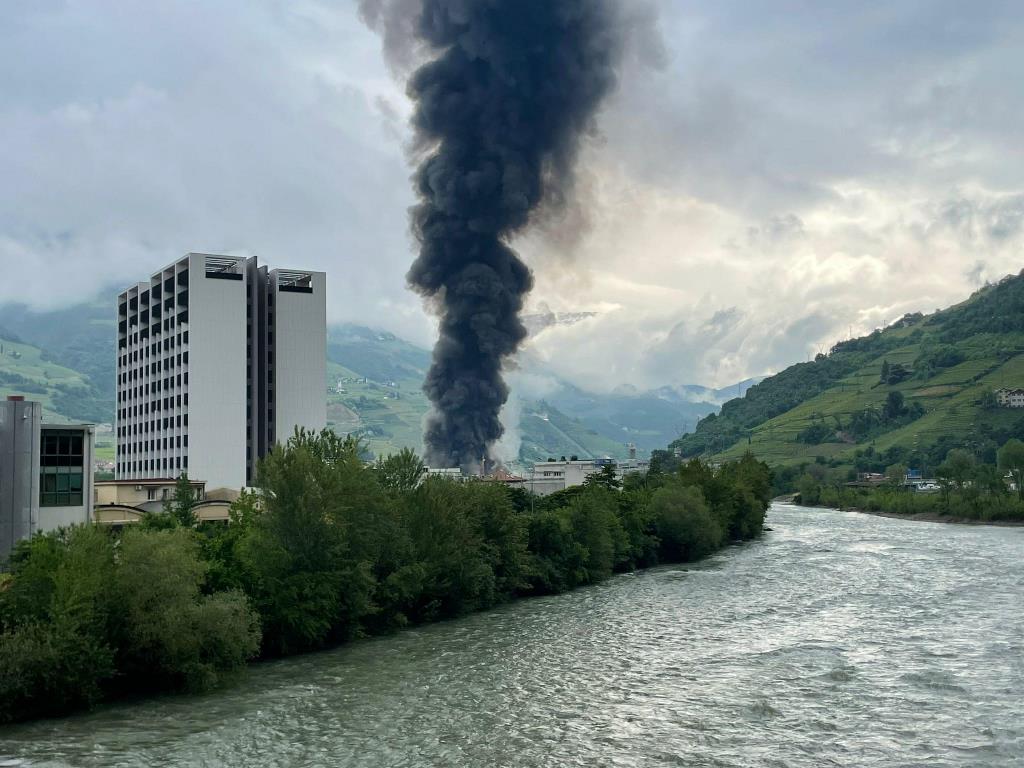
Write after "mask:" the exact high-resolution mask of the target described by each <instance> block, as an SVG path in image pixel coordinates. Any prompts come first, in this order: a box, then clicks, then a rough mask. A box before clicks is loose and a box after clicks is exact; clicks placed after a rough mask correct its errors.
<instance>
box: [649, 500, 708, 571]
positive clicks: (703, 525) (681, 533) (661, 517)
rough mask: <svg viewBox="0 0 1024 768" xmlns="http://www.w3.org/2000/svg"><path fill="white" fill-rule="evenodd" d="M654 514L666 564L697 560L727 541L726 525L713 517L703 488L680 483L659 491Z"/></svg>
mask: <svg viewBox="0 0 1024 768" xmlns="http://www.w3.org/2000/svg"><path fill="white" fill-rule="evenodd" d="M651 512H652V515H653V518H654V524H655V529H656V531H657V534H658V539H659V540H660V541H661V556H662V560H664V561H666V562H686V561H690V560H697V559H699V558H701V557H704V556H705V555H708V554H710V553H711V552H714V551H715V550H716V549H718V548H719V547H721V546H722V543H723V541H724V540H725V526H724V525H723V523H722V521H721V520H719V519H716V517H715V516H714V515H713V514H712V512H711V510H710V509H709V508H708V505H707V503H706V502H705V500H704V495H703V494H702V493H701V492H700V489H699V488H695V487H693V486H683V485H681V484H680V483H679V482H678V481H677V482H673V483H670V484H668V485H666V486H665V487H663V488H659V489H658V490H657V491H655V492H654V495H653V496H652V497H651Z"/></svg>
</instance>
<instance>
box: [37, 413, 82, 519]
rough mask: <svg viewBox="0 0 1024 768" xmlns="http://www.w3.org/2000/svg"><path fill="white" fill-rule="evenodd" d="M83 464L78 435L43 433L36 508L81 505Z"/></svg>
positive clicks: (55, 431)
mask: <svg viewBox="0 0 1024 768" xmlns="http://www.w3.org/2000/svg"><path fill="white" fill-rule="evenodd" d="M83 464H84V453H83V440H82V433H81V432H75V431H72V430H46V431H45V432H44V433H43V435H42V445H41V446H40V449H39V505H40V506H43V507H77V506H81V505H82V480H83Z"/></svg>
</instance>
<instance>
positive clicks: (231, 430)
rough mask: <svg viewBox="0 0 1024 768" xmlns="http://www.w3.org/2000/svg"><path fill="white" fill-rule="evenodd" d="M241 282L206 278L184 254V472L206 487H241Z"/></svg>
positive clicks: (201, 265)
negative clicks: (186, 358) (186, 282)
mask: <svg viewBox="0 0 1024 768" xmlns="http://www.w3.org/2000/svg"><path fill="white" fill-rule="evenodd" d="M240 269H241V272H242V273H243V279H241V280H217V279H212V278H208V277H206V259H205V256H204V255H202V254H190V256H189V323H188V330H189V344H188V351H189V364H188V366H187V368H185V369H184V370H187V371H188V374H189V386H188V389H187V391H188V393H189V405H188V408H187V409H182V410H183V412H186V413H188V431H187V433H188V441H189V442H188V476H189V477H190V478H194V479H196V480H205V481H206V487H207V488H220V487H224V488H242V487H244V486H245V484H246V483H245V461H246V436H247V434H248V433H247V431H246V312H245V310H246V299H247V296H248V290H249V288H248V275H247V274H245V273H246V270H245V269H244V268H240Z"/></svg>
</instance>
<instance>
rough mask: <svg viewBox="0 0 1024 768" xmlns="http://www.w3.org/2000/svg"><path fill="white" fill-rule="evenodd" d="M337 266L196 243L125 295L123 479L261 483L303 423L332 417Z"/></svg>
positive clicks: (120, 382)
mask: <svg viewBox="0 0 1024 768" xmlns="http://www.w3.org/2000/svg"><path fill="white" fill-rule="evenodd" d="M325 293H326V276H325V274H324V273H323V272H308V271H301V272H300V271H292V270H273V271H269V272H268V270H267V268H266V267H260V266H259V265H258V263H257V260H256V258H255V257H252V258H239V257H233V256H214V255H210V254H205V253H190V254H188V255H187V256H185V257H184V258H182V259H180V260H179V261H177V262H175V263H174V264H171V265H169V266H167V267H165V268H164V269H162V270H160V271H159V272H157V273H155V274H154V275H152V276H151V277H150V279H149V281H148V282H144V283H139V284H138V285H136V286H134V287H132V288H129V289H128V290H126V291H124V292H122V293H121V294H120V296H118V300H117V304H118V309H117V311H118V335H117V339H118V344H117V416H116V423H115V433H116V437H117V459H116V462H115V477H116V478H117V479H118V480H134V479H138V480H143V479H155V478H172V477H177V476H178V475H179V474H181V473H182V472H187V473H188V475H189V477H193V478H195V479H198V480H204V481H206V484H207V487H208V488H218V487H225V488H241V487H243V486H245V485H249V484H251V483H252V479H253V472H254V470H255V466H256V461H257V459H258V458H259V457H261V456H264V455H266V453H267V451H268V450H269V449H270V448H271V447H272V446H273V445H274V443H275V442H278V441H280V442H283V441H285V440H287V439H288V437H289V436H290V435H291V433H292V431H293V430H294V428H295V427H296V426H300V427H305V428H307V429H322V428H323V427H324V426H325V425H326V423H327V413H326V408H327V406H326V378H327V373H326V360H325V349H326V343H327V338H326V336H327V308H326V299H325Z"/></svg>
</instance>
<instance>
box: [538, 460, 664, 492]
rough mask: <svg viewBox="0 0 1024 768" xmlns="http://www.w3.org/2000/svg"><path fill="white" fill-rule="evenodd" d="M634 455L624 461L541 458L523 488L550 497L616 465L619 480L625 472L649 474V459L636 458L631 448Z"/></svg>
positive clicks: (627, 473)
mask: <svg viewBox="0 0 1024 768" xmlns="http://www.w3.org/2000/svg"><path fill="white" fill-rule="evenodd" d="M630 456H631V458H629V459H626V460H624V461H616V460H615V459H612V458H609V457H605V458H601V459H579V458H577V457H575V456H572V457H571V458H569V459H565V458H564V457H563V458H561V459H557V460H556V459H548V460H547V461H538V462H536V463H535V464H534V465H533V469H532V470H531V471H530V472H528V473H527V475H526V478H525V481H524V483H523V485H522V487H523V488H525V489H526V490H528V491H529V492H530V493H535V494H537V495H538V496H547V495H548V494H552V493H555V492H557V491H564V490H565V489H566V488H571V487H572V486H574V485H583V483H584V482H586V479H587V478H588V477H590V476H591V475H596V474H597V473H598V472H600V471H602V470H603V469H604V468H605V467H606V466H612V467H614V468H615V477H616V479H618V480H619V481H620V482H621V481H622V480H623V479H624V478H625V476H626V475H629V474H633V473H637V472H639V473H641V474H646V473H647V470H648V469H649V468H650V462H649V461H648V460H647V459H638V458H636V452H635V450H631V451H630Z"/></svg>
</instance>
